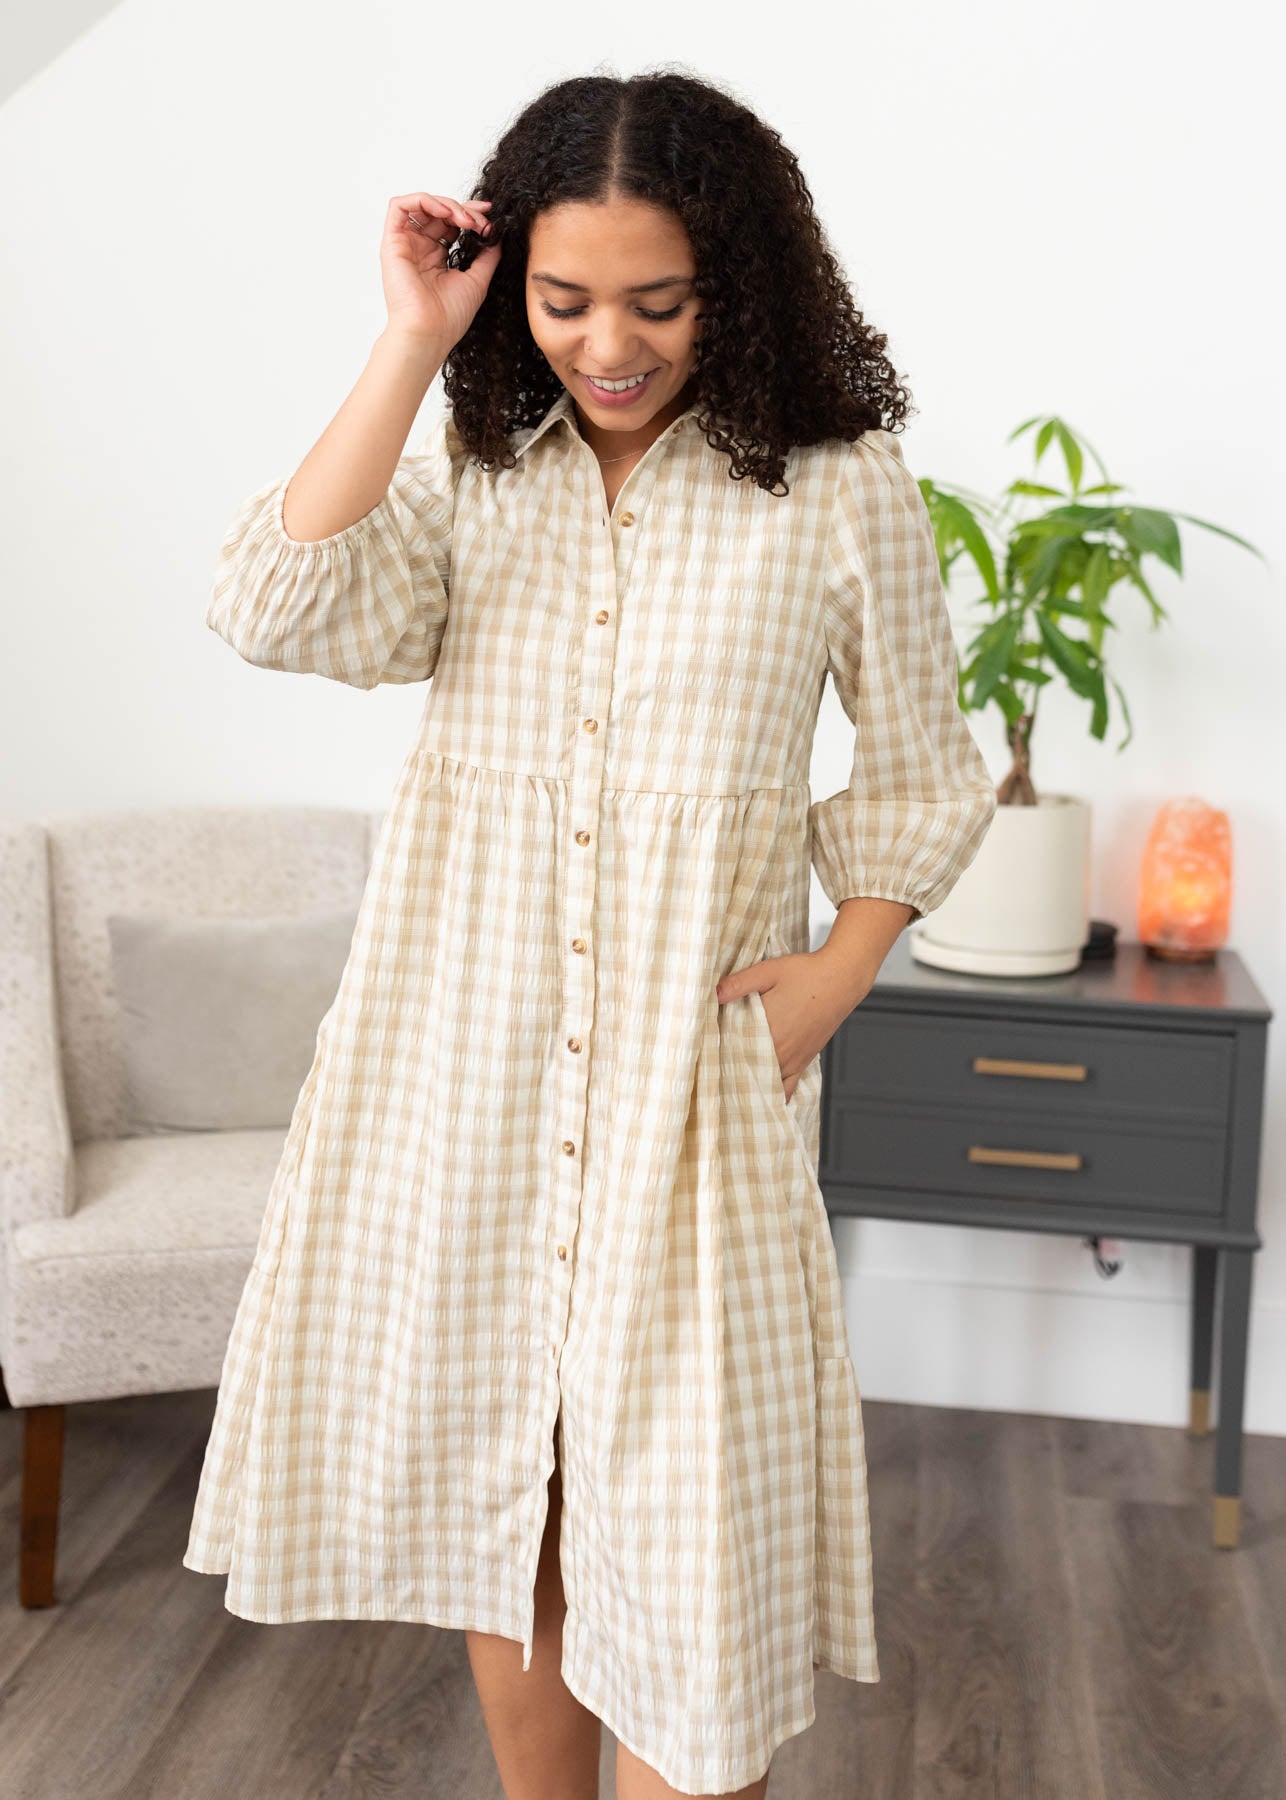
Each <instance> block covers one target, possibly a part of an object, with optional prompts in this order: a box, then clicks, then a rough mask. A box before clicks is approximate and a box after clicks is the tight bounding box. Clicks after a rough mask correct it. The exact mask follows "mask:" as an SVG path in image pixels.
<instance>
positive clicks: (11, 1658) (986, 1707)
mask: <svg viewBox="0 0 1286 1800" xmlns="http://www.w3.org/2000/svg"><path fill="white" fill-rule="evenodd" d="M213 1404H214V1395H213V1392H212V1391H203V1392H201V1393H195V1394H177V1395H162V1396H158V1397H156V1398H149V1399H138V1400H116V1401H106V1402H100V1403H96V1404H93V1405H87V1406H79V1407H74V1408H71V1409H69V1414H68V1431H67V1442H66V1450H65V1460H64V1495H63V1507H62V1515H61V1528H60V1529H61V1536H60V1544H59V1560H58V1585H57V1593H58V1603H57V1604H56V1605H55V1606H53V1607H51V1608H48V1609H46V1610H42V1611H31V1612H28V1611H24V1610H23V1609H22V1608H20V1607H19V1605H18V1603H17V1598H16V1574H15V1561H14V1559H15V1557H16V1542H17V1517H18V1484H19V1467H20V1462H19V1453H20V1428H21V1415H20V1414H18V1413H15V1412H0V1501H2V1503H3V1515H2V1519H0V1524H2V1526H3V1530H4V1542H5V1543H6V1544H7V1545H8V1546H9V1556H8V1560H7V1564H6V1567H7V1574H6V1575H5V1577H4V1582H3V1587H2V1589H0V1794H3V1796H4V1800H126V1797H128V1800H341V1797H345V1800H349V1797H353V1796H372V1797H375V1796H378V1797H379V1800H387V1797H388V1796H391V1795H398V1796H402V1795H405V1796H408V1797H410V1796H415V1800H439V1797H446V1800H502V1791H501V1788H500V1785H499V1782H498V1780H497V1778H496V1775H495V1769H494V1764H493V1762H492V1759H491V1751H490V1746H489V1744H488V1741H487V1737H486V1732H485V1729H484V1726H483V1723H482V1717H481V1713H480V1710H479V1706H478V1701H477V1696H476V1692H475V1689H474V1687H473V1682H472V1677H471V1674H470V1670H469V1664H468V1659H467V1657H466V1654H465V1647H464V1638H463V1635H462V1633H460V1632H458V1631H446V1630H439V1629H437V1628H436V1627H431V1626H417V1625H403V1624H371V1623H364V1622H354V1621H339V1620H337V1621H324V1622H321V1623H316V1624H301V1625H256V1624H252V1623H249V1622H248V1621H246V1620H243V1619H237V1618H234V1617H233V1616H232V1614H230V1613H229V1612H227V1610H226V1609H225V1608H224V1605H223V1590H224V1581H223V1578H222V1577H221V1576H213V1575H198V1574H196V1573H195V1572H194V1571H192V1570H190V1569H185V1568H184V1567H183V1566H182V1564H181V1562H180V1558H181V1556H182V1553H183V1548H184V1545H185V1543H186V1538H187V1529H188V1523H189V1519H190V1516H191V1509H192V1502H193V1497H194V1495H195V1491H196V1482H197V1475H198V1473H199V1470H200V1465H201V1455H202V1451H203V1449H204V1445H205V1438H206V1434H207V1432H208V1430H209V1426H210V1420H211V1417H212V1414H213ZM865 1418H866V1428H867V1446H868V1457H869V1466H870V1476H871V1494H872V1516H873V1523H874V1529H875V1580H876V1620H877V1628H878V1641H879V1653H880V1664H881V1671H882V1676H883V1679H882V1680H881V1681H880V1682H879V1683H877V1684H875V1685H861V1684H858V1683H856V1682H850V1681H844V1680H841V1679H840V1678H839V1677H837V1676H834V1675H831V1674H829V1673H827V1672H825V1671H823V1672H820V1673H819V1674H818V1676H817V1719H816V1722H815V1724H813V1725H812V1726H810V1727H809V1729H808V1730H807V1731H805V1732H803V1733H801V1734H800V1735H799V1736H798V1737H795V1738H792V1739H789V1740H788V1741H787V1742H786V1743H784V1744H782V1745H781V1747H780V1748H779V1749H778V1750H777V1752H776V1754H775V1755H774V1758H773V1764H772V1776H771V1779H770V1781H769V1786H768V1794H769V1800H922V1797H924V1800H927V1797H928V1796H934V1797H935V1800H936V1797H938V1796H955V1795H970V1796H972V1795H978V1796H988V1797H991V1800H1025V1797H1026V1796H1031V1797H1032V1800H1056V1797H1057V1800H1064V1797H1066V1800H1151V1797H1152V1796H1155V1797H1156V1800H1188V1797H1189V1796H1191V1797H1192V1800H1284V1797H1286V1726H1284V1719H1286V1440H1283V1439H1279V1438H1255V1437H1249V1438H1247V1439H1246V1448H1245V1482H1244V1498H1243V1502H1242V1543H1241V1547H1240V1548H1239V1549H1237V1550H1231V1551H1229V1550H1216V1549H1214V1548H1213V1547H1212V1545H1211V1542H1210V1514H1211V1508H1210V1469H1211V1461H1212V1456H1213V1450H1214V1443H1213V1439H1212V1438H1209V1437H1207V1438H1204V1439H1200V1440H1194V1439H1190V1438H1189V1437H1188V1436H1187V1435H1186V1433H1184V1432H1182V1431H1178V1430H1175V1431H1170V1430H1162V1429H1158V1428H1155V1427H1141V1426H1126V1425H1111V1424H1085V1423H1079V1422H1075V1421H1069V1420H1060V1419H1045V1418H1039V1417H1034V1416H1030V1415H1021V1414H1018V1415H1015V1414H1005V1415H996V1414H990V1413H979V1412H961V1411H941V1410H938V1409H935V1408H930V1407H910V1406H895V1405H882V1404H879V1403H877V1402H873V1401H868V1402H866V1406H865ZM614 1755H615V1741H614V1740H613V1738H612V1737H611V1735H610V1733H609V1732H608V1731H606V1730H605V1731H604V1733H603V1779H602V1797H603V1800H611V1797H612V1796H613V1794H614V1783H613V1780H612V1768H613V1760H614Z"/></svg>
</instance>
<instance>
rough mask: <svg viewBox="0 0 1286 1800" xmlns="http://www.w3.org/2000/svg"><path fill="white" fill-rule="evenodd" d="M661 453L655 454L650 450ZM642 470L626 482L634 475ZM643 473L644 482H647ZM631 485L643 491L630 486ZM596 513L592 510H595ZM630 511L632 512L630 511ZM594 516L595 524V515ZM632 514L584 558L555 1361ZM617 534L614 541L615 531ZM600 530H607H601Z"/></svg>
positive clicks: (576, 1187)
mask: <svg viewBox="0 0 1286 1800" xmlns="http://www.w3.org/2000/svg"><path fill="white" fill-rule="evenodd" d="M656 447H657V446H653V448H656ZM591 459H592V452H591V451H590V449H589V447H588V445H586V446H585V462H584V464H583V468H584V471H585V474H586V475H587V476H588V477H589V479H590V480H591V481H596V482H600V483H601V481H602V477H601V475H600V474H599V471H598V468H597V466H596V465H594V464H592V461H591ZM642 469H643V465H642V463H639V464H637V465H636V467H635V469H634V470H633V471H631V474H632V475H633V476H635V477H638V476H639V475H640V472H641V471H642ZM651 473H652V471H651V470H650V469H649V470H647V471H646V473H645V477H644V478H648V479H650V476H651ZM634 485H635V487H636V488H638V487H639V485H640V483H639V481H638V480H635V482H634ZM591 504H592V502H591ZM635 504H636V507H637V505H638V502H637V500H636V502H635ZM594 516H595V517H599V509H598V508H597V507H595V509H594ZM637 517H638V514H637V512H636V511H633V512H627V513H623V514H622V515H621V517H620V518H619V519H617V520H613V521H611V524H609V523H608V519H607V515H602V518H601V520H600V529H599V530H597V531H595V532H594V533H593V538H594V542H593V543H592V545H591V549H590V572H591V577H592V580H591V593H590V596H589V598H588V602H587V605H586V609H585V626H584V633H583V637H582V642H581V658H580V685H579V688H578V692H577V698H576V712H575V714H574V715H573V717H574V718H575V719H576V724H575V726H574V727H573V729H574V733H575V742H574V744H573V746H572V768H571V779H570V785H569V806H570V812H569V820H570V827H571V831H572V838H573V841H572V844H571V846H570V847H569V852H568V856H567V859H566V861H567V880H566V884H565V888H564V903H563V905H564V910H563V917H562V921H561V925H562V930H561V940H562V943H563V945H564V961H563V968H564V986H563V995H564V998H563V1014H562V1030H561V1033H560V1038H559V1044H560V1048H559V1057H560V1061H561V1065H562V1067H561V1080H560V1082H559V1084H558V1091H559V1119H558V1125H559V1127H560V1129H559V1130H558V1136H557V1139H556V1142H555V1145H554V1154H555V1155H556V1157H557V1159H558V1172H557V1179H556V1181H555V1196H556V1197H555V1208H554V1218H553V1222H552V1223H553V1230H552V1233H551V1236H550V1238H549V1240H548V1243H549V1244H551V1245H552V1252H551V1251H550V1250H549V1249H546V1251H545V1254H546V1255H547V1256H551V1255H552V1260H553V1261H554V1263H555V1265H556V1266H557V1268H558V1271H559V1274H560V1276H561V1277H562V1279H561V1281H560V1282H555V1283H554V1284H553V1289H552V1292H553V1299H552V1302H551V1305H552V1307H553V1312H554V1317H553V1318H552V1319H551V1320H550V1338H551V1342H550V1349H551V1351H552V1354H553V1356H554V1358H555V1359H557V1358H558V1356H559V1355H560V1353H561V1350H562V1344H563V1341H564V1339H565V1337H566V1334H567V1320H568V1314H569V1310H570V1306H571V1281H572V1275H573V1272H574V1269H575V1262H576V1258H575V1241H576V1229H577V1226H578V1223H579V1219H580V1205H581V1198H582V1194H583V1191H584V1157H583V1155H582V1153H581V1152H582V1146H583V1143H584V1132H585V1119H586V1113H587V1110H588V1094H589V1073H590V1058H591V1052H592V1041H591V1040H592V1027H593V1019H594V999H595V989H596V975H595V954H596V949H595V943H594V932H593V929H592V925H593V907H594V899H595V893H596V888H597V875H598V833H599V823H600V796H601V793H602V786H603V758H604V750H605V742H606V735H607V734H606V725H607V721H608V708H609V700H610V695H611V690H612V672H613V667H614V664H615V659H616V643H617V621H618V617H619V612H620V606H619V600H620V592H621V588H622V586H623V585H624V582H625V581H626V580H627V579H628V573H629V565H630V564H631V563H632V561H633V550H634V545H635V543H636V542H637ZM613 524H614V525H619V526H621V527H622V528H624V530H623V538H622V539H619V540H618V538H617V536H616V533H615V532H614V531H613V530H612V528H611V527H612V525H613ZM602 527H606V529H603V528H602Z"/></svg>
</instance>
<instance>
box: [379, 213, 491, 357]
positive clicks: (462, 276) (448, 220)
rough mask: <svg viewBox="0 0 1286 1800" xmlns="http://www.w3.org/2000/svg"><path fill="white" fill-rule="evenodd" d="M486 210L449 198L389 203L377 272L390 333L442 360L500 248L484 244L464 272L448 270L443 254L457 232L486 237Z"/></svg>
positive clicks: (475, 304) (465, 325) (477, 301)
mask: <svg viewBox="0 0 1286 1800" xmlns="http://www.w3.org/2000/svg"><path fill="white" fill-rule="evenodd" d="M490 204H491V202H490V201H489V200H468V201H460V200H453V199H452V198H451V197H450V195H449V194H399V195H397V196H396V197H395V198H394V199H392V200H390V201H389V205H388V213H387V215H386V217H385V220H384V236H383V238H382V239H381V240H380V271H381V274H382V277H383V281H384V300H385V304H386V305H387V307H388V328H389V330H390V331H392V332H395V333H397V334H399V335H403V336H407V337H414V338H423V339H425V340H426V341H428V342H432V343H435V344H437V345H438V346H439V348H440V349H441V351H442V354H443V356H444V357H445V356H446V355H447V354H448V353H449V352H450V351H451V350H453V349H454V348H455V346H456V345H457V344H458V343H459V341H460V339H461V338H462V337H463V336H464V334H465V332H466V331H467V330H468V329H469V326H470V325H471V324H472V323H473V318H474V314H475V313H476V312H477V310H478V308H479V307H480V306H481V305H482V301H483V298H484V296H485V294H486V292H487V288H488V286H489V285H490V282H491V277H492V275H493V274H494V273H495V270H496V265H497V264H498V263H499V261H500V246H499V244H484V246H483V248H482V249H481V250H480V251H479V252H478V254H477V255H476V256H475V257H474V259H473V261H472V263H471V264H470V265H469V267H468V268H467V269H449V268H448V267H447V251H448V249H449V248H450V246H451V244H452V242H453V241H454V239H455V236H456V234H457V232H459V231H465V230H467V231H476V232H479V233H480V234H482V235H484V236H489V235H490V234H491V232H492V230H493V227H492V225H491V223H490V221H489V219H488V218H487V211H486V209H487V207H488V206H490ZM416 221H418V223H417V222H416ZM443 239H445V240H446V241H445V242H442V241H441V240H443Z"/></svg>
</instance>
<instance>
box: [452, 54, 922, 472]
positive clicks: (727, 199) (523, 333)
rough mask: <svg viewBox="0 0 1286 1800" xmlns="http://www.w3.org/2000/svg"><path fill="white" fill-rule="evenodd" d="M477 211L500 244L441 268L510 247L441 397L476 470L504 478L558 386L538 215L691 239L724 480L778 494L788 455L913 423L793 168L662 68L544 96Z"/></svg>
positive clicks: (556, 88) (512, 132) (475, 247)
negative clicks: (580, 216)
mask: <svg viewBox="0 0 1286 1800" xmlns="http://www.w3.org/2000/svg"><path fill="white" fill-rule="evenodd" d="M470 198H472V199H475V200H483V199H486V200H490V201H491V207H490V209H489V213H488V217H489V218H490V219H491V221H492V227H493V230H492V233H491V234H490V235H489V236H488V237H486V238H482V237H480V236H479V235H478V234H477V233H476V232H474V231H471V230H466V231H464V232H462V233H461V235H460V237H459V239H458V240H457V242H456V243H455V244H453V246H452V248H451V250H450V252H449V253H448V264H449V266H451V267H453V268H467V267H468V266H469V264H470V263H471V262H472V261H473V258H474V257H475V256H476V255H477V253H478V251H479V250H480V249H481V248H482V247H483V246H484V244H486V243H491V242H495V243H500V244H502V245H503V246H504V249H503V253H502V255H501V258H500V261H499V264H498V265H497V267H496V270H495V273H494V274H493V276H492V278H491V283H490V286H489V287H488V289H487V293H486V296H485V298H484V300H483V302H482V304H481V306H480V307H479V308H478V311H477V313H476V315H475V317H474V319H473V321H472V323H471V324H470V326H469V329H468V330H467V331H466V332H465V334H464V336H463V337H462V338H461V339H460V341H459V342H458V343H457V344H456V345H455V346H454V348H453V349H452V351H451V353H450V355H449V356H448V358H447V360H446V362H445V364H444V367H443V385H444V387H445V390H446V395H447V399H448V401H449V402H450V405H451V409H452V414H453V417H454V421H455V425H456V429H457V431H458V433H459V436H460V440H461V442H462V444H463V445H464V446H465V448H466V449H467V450H468V451H469V452H470V453H471V454H472V456H473V458H474V460H475V461H476V463H477V464H478V466H479V467H480V468H482V469H485V470H491V469H494V468H496V467H497V466H500V467H502V468H512V467H513V465H514V462H515V461H516V458H515V456H514V453H513V450H512V448H511V446H510V445H509V443H508V437H509V434H510V433H511V432H514V431H518V430H521V429H522V428H523V427H525V426H528V425H534V424H536V423H537V422H538V421H539V420H540V419H541V418H542V417H543V416H544V414H545V413H546V412H547V411H548V409H549V407H550V406H551V405H552V404H553V402H554V401H555V400H556V399H557V398H558V395H559V393H560V391H561V389H562V383H561V382H560V380H559V378H558V377H557V375H556V374H555V373H554V371H553V370H552V369H551V367H550V365H549V362H548V360H547V359H546V357H545V356H544V354H543V352H542V351H541V350H540V348H539V346H538V345H537V343H536V341H535V339H534V338H533V337H532V335H531V328H530V325H529V323H528V319H527V302H526V279H527V254H528V245H529V242H530V235H531V228H532V223H533V221H534V219H535V218H536V215H537V214H538V213H540V212H542V211H543V210H544V209H545V208H547V207H551V206H556V205H559V204H561V203H563V202H568V201H579V202H590V203H601V202H604V201H607V200H609V199H616V198H620V199H638V200H644V201H647V202H649V203H651V204H653V205H660V206H664V207H668V208H669V209H670V210H671V211H672V212H673V213H674V214H676V215H677V217H678V218H679V219H680V221H681V222H682V224H683V225H684V227H685V229H686V230H687V233H688V238H689V242H690V243H691V245H692V251H693V255H694V258H695V261H696V267H697V275H696V282H695V289H694V291H695V293H696V294H697V295H698V297H699V298H700V300H701V302H702V320H701V337H700V342H699V345H698V348H697V361H696V364H695V368H694V372H693V382H694V386H695V392H696V397H697V402H698V404H699V406H700V408H701V410H700V412H699V414H698V422H699V424H700V426H701V429H702V430H703V431H704V432H705V434H706V438H707V441H708V442H709V443H710V444H711V445H712V446H713V447H714V448H715V449H718V450H722V451H724V452H726V454H727V455H728V457H729V461H730V468H729V474H730V476H731V478H732V479H733V480H737V481H740V480H742V479H744V478H745V477H746V476H747V475H748V476H750V477H752V478H753V480H754V481H755V482H757V483H758V485H759V486H760V487H762V488H764V489H766V490H767V491H768V492H769V493H773V492H777V491H779V490H780V492H782V493H786V492H789V489H788V487H787V486H786V484H785V482H784V480H783V473H784V468H785V457H786V453H787V452H788V451H789V450H790V449H791V447H792V446H793V445H796V444H801V445H802V444H815V443H820V442H822V441H824V440H826V439H828V438H842V439H844V440H846V441H847V442H850V443H851V442H853V441H854V440H855V439H856V438H859V437H861V435H862V433H863V432H864V431H867V430H872V429H880V428H883V429H885V430H889V431H892V430H895V429H896V428H897V427H898V425H899V424H900V423H901V422H902V421H903V420H904V419H905V418H906V415H907V411H908V404H907V403H908V401H909V399H910V396H909V394H908V392H907V390H906V389H905V388H904V387H902V386H901V385H899V383H898V381H897V379H896V376H895V373H894V371H893V369H892V367H891V365H890V364H889V361H888V359H887V357H886V356H885V346H886V344H887V341H888V340H887V339H886V338H885V337H883V336H882V335H881V334H880V333H879V332H877V331H876V330H875V328H874V327H873V326H871V325H868V324H867V323H866V321H865V319H864V318H863V316H862V314H861V312H860V311H859V310H858V307H857V305H856V302H855V301H854V299H853V296H852V294H851V292H850V290H849V286H848V282H847V280H846V279H845V276H844V274H843V271H842V270H841V268H840V266H839V264H838V262H837V261H836V259H835V257H834V255H833V254H832V252H831V250H830V248H829V246H828V244H827V240H826V236H825V233H824V232H823V230H822V227H821V224H820V223H819V221H818V218H817V215H816V213H815V212H814V210H813V199H812V195H811V193H810V191H809V188H808V184H807V182H806V181H805V180H804V176H803V174H802V172H801V170H800V167H799V163H798V161H797V159H796V157H795V156H794V154H793V152H792V151H790V150H789V149H788V148H787V146H786V145H785V144H784V143H783V142H782V140H781V137H780V135H779V134H778V133H777V132H776V131H774V130H773V129H772V127H771V126H769V125H766V124H765V123H764V121H763V120H762V119H760V118H758V117H757V116H756V115H755V114H754V113H753V112H752V111H751V110H750V109H749V107H747V106H744V105H743V104H742V103H741V102H740V101H739V100H737V99H735V98H733V97H732V96H731V95H730V94H728V93H726V92H724V91H723V90H722V89H721V88H719V87H717V86H715V85H714V84H713V83H711V82H709V81H704V80H699V79H697V78H696V77H694V76H692V75H688V74H684V73H675V72H673V71H672V70H670V69H654V70H649V71H646V72H644V73H642V74H639V75H632V76H630V77H628V78H622V77H619V76H613V75H600V74H595V75H583V76H576V77H573V78H572V79H570V80H566V81H558V82H555V83H553V84H552V85H551V86H549V87H547V88H546V89H545V90H544V92H543V93H541V94H539V95H538V96H537V97H536V98H535V99H534V100H532V101H531V102H530V104H529V105H527V106H525V107H524V108H523V110H522V112H521V113H520V114H519V115H518V117H517V118H516V119H515V120H514V122H513V123H512V124H511V125H510V126H509V127H508V128H507V130H506V131H505V132H504V134H503V136H502V137H501V138H500V139H499V141H498V142H497V144H496V145H495V148H494V149H493V151H492V152H491V154H490V155H489V156H488V157H487V159H486V161H485V163H484V164H483V165H482V172H481V175H480V176H479V179H478V181H477V182H476V183H475V185H474V187H473V190H472V193H471V195H470Z"/></svg>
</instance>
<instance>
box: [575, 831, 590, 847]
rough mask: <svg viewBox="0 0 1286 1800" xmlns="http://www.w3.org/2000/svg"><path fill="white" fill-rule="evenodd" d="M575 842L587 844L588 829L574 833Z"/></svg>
mask: <svg viewBox="0 0 1286 1800" xmlns="http://www.w3.org/2000/svg"><path fill="white" fill-rule="evenodd" d="M576 842H577V843H578V844H588V842H589V833H588V831H578V832H577V833H576Z"/></svg>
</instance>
